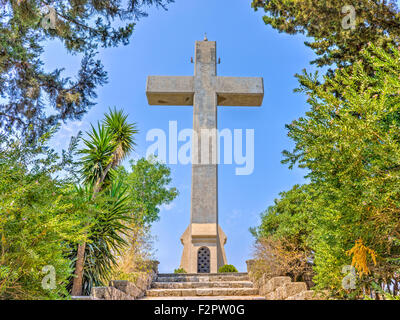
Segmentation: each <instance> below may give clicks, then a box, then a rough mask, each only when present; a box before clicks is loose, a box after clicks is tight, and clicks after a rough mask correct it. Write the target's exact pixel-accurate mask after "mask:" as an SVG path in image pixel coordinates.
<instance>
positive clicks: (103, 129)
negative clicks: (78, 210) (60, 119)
mask: <svg viewBox="0 0 400 320" xmlns="http://www.w3.org/2000/svg"><path fill="white" fill-rule="evenodd" d="M127 117H128V116H127V115H126V114H124V112H123V111H121V110H119V111H118V110H116V109H115V108H114V110H111V109H110V110H109V113H108V114H106V115H105V120H104V121H103V123H102V124H100V123H98V125H97V126H98V129H97V131H96V130H95V128H94V127H93V126H92V131H91V132H89V133H88V137H89V138H88V139H84V140H83V141H84V143H85V149H83V150H81V152H80V153H81V154H82V155H83V157H82V159H81V165H82V169H81V173H82V180H83V181H84V183H86V184H90V185H93V191H92V196H91V199H92V200H94V199H95V198H96V197H97V195H98V194H99V193H100V192H101V191H102V189H104V188H103V187H105V186H107V187H109V188H111V189H110V192H116V189H113V188H114V187H115V186H114V187H113V184H112V177H111V169H115V168H116V167H117V166H118V165H119V164H120V163H121V161H122V160H123V159H124V158H125V157H126V156H127V155H128V154H129V153H130V152H131V151H133V149H134V147H135V145H136V143H135V140H134V135H135V134H136V133H138V130H137V129H136V124H129V123H128V122H127ZM105 182H107V183H105ZM109 184H111V187H110V186H109ZM113 190H114V191H113ZM116 195H117V194H115V196H116ZM118 195H120V194H119V193H118ZM124 199H125V198H124ZM124 201H126V199H125V200H124ZM127 202H128V201H127ZM121 205H122V204H121ZM117 208H119V209H121V210H122V208H123V206H122V207H119V206H117V207H115V208H114V210H117ZM121 218H122V217H121V215H111V216H110V218H109V219H105V220H102V221H101V224H102V225H103V227H101V228H100V229H99V230H100V231H99V230H96V232H95V234H96V236H95V237H97V238H96V241H93V243H95V244H96V246H97V247H95V246H94V244H92V243H91V244H90V246H88V249H87V250H89V252H91V254H90V255H89V257H90V259H92V258H94V257H97V258H96V259H95V260H96V261H97V262H96V263H95V264H91V265H92V266H93V267H92V268H91V269H90V270H92V271H93V270H94V272H92V273H91V276H92V278H91V279H90V281H89V282H90V283H97V281H98V280H99V279H97V278H96V276H99V277H101V276H106V274H107V271H106V270H109V268H110V266H111V265H112V264H114V263H115V261H114V258H113V257H112V253H113V252H112V250H118V246H119V245H123V239H122V238H121V237H120V235H119V234H121V230H122V229H123V224H121V222H122V221H123V220H124V219H122V220H121ZM107 232H111V233H107ZM111 234H112V236H110V235H111ZM117 235H118V236H117ZM87 250H86V243H82V244H79V245H78V251H77V259H76V266H75V278H74V281H73V286H72V295H81V294H82V288H83V282H84V273H85V270H84V269H85V255H86V251H87ZM100 257H101V258H100ZM100 259H103V260H104V261H105V262H104V263H103V264H102V263H98V262H99V261H100ZM88 261H89V262H90V260H88ZM102 268H103V269H102ZM96 270H97V271H96ZM94 275H96V276H94ZM85 287H87V286H85ZM85 291H87V290H85Z"/></svg>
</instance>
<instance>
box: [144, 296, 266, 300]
mask: <svg viewBox="0 0 400 320" xmlns="http://www.w3.org/2000/svg"><path fill="white" fill-rule="evenodd" d="M139 300H266V299H265V297H263V296H188V297H144V298H141V299H139Z"/></svg>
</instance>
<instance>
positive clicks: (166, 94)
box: [146, 76, 194, 106]
mask: <svg viewBox="0 0 400 320" xmlns="http://www.w3.org/2000/svg"><path fill="white" fill-rule="evenodd" d="M193 83H194V81H193V77H186V76H180V77H168V76H149V77H148V78H147V85H146V95H147V100H148V102H149V105H153V106H154V105H164V106H192V105H193V96H194V85H193Z"/></svg>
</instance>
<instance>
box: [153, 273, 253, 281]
mask: <svg viewBox="0 0 400 320" xmlns="http://www.w3.org/2000/svg"><path fill="white" fill-rule="evenodd" d="M156 281H157V282H219V281H249V276H248V274H247V273H236V272H235V273H223V274H221V273H204V274H201V273H200V274H199V273H192V274H190V273H186V274H185V273H182V274H174V273H160V274H159V275H158V277H157V280H156Z"/></svg>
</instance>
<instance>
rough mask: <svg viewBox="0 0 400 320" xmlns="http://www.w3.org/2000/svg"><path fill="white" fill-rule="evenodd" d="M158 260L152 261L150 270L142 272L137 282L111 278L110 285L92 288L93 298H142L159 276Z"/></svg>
mask: <svg viewBox="0 0 400 320" xmlns="http://www.w3.org/2000/svg"><path fill="white" fill-rule="evenodd" d="M157 274H158V261H151V269H150V271H148V272H140V273H139V275H138V277H137V278H136V280H135V282H130V281H127V280H111V281H110V283H109V286H108V287H95V288H93V289H92V294H91V299H92V300H136V299H139V298H142V297H143V296H144V295H145V293H146V291H147V290H148V289H150V287H151V284H152V282H153V281H154V280H155V279H156V278H157Z"/></svg>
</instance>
